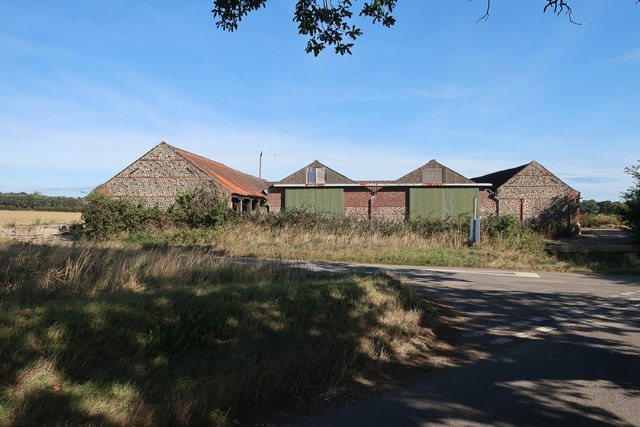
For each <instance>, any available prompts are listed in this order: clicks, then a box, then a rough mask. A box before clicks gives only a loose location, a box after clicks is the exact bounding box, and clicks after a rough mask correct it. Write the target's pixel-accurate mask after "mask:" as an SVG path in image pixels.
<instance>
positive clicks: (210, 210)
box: [82, 189, 232, 241]
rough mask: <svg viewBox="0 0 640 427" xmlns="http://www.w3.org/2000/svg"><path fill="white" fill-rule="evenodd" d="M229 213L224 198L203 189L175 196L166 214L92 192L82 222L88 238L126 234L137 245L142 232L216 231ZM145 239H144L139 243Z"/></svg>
mask: <svg viewBox="0 0 640 427" xmlns="http://www.w3.org/2000/svg"><path fill="white" fill-rule="evenodd" d="M231 212H232V211H231V210H230V209H229V207H228V205H227V201H226V198H224V197H223V196H221V195H219V194H217V193H215V192H211V191H209V190H206V189H199V190H195V191H189V192H185V193H181V194H179V195H178V198H177V199H176V202H175V203H174V204H173V205H171V206H170V207H169V209H168V210H167V211H165V210H162V209H160V208H158V207H149V206H146V205H144V204H142V203H138V204H135V203H134V202H133V201H132V200H131V199H128V198H124V197H121V198H111V197H108V196H105V195H104V194H101V193H98V192H96V191H93V192H92V193H91V194H89V195H88V196H87V198H86V202H85V205H84V207H83V210H82V219H83V221H84V223H85V230H86V232H87V234H88V235H90V236H92V237H96V238H100V239H102V238H106V237H109V236H112V235H115V234H119V233H124V232H128V233H130V237H129V240H130V241H139V240H140V239H141V238H142V237H141V236H143V235H145V233H144V231H145V230H147V229H149V228H151V227H155V228H164V227H166V226H168V225H173V226H178V227H184V226H188V227H190V228H212V227H217V226H218V225H219V224H220V223H222V222H223V221H224V220H226V219H227V218H228V217H229V216H230V214H231ZM148 239H149V237H148V236H146V237H145V238H143V239H142V240H145V241H146V240H148Z"/></svg>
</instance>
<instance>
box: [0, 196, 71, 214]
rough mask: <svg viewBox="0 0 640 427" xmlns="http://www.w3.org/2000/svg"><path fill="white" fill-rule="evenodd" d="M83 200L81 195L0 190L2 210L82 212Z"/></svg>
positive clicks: (0, 208) (0, 207) (0, 206)
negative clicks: (54, 194) (45, 194)
mask: <svg viewBox="0 0 640 427" xmlns="http://www.w3.org/2000/svg"><path fill="white" fill-rule="evenodd" d="M82 200H83V199H82V198H81V197H65V196H43V195H42V194H40V193H39V192H37V191H36V192H34V193H32V194H28V193H2V192H0V210H11V211H17V210H32V211H56V212H80V211H81V210H82Z"/></svg>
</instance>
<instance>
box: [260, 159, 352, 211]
mask: <svg viewBox="0 0 640 427" xmlns="http://www.w3.org/2000/svg"><path fill="white" fill-rule="evenodd" d="M357 187H361V185H360V184H358V183H357V182H356V181H353V180H351V179H349V178H347V177H346V176H344V175H342V174H341V173H338V172H336V171H335V170H333V169H331V168H329V167H327V166H325V165H324V164H322V163H320V162H319V161H318V160H314V161H313V162H311V163H310V164H308V165H307V166H305V167H303V168H302V169H300V170H298V171H296V172H294V173H292V174H291V175H289V176H287V177H286V178H284V179H282V180H280V181H278V182H276V183H273V184H272V185H271V187H269V190H268V194H267V198H268V201H269V210H270V212H280V211H281V210H285V209H292V208H311V209H313V210H314V211H316V212H323V213H330V214H335V215H343V213H344V210H345V205H344V193H345V189H348V188H357Z"/></svg>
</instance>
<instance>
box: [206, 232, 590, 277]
mask: <svg viewBox="0 0 640 427" xmlns="http://www.w3.org/2000/svg"><path fill="white" fill-rule="evenodd" d="M212 245H213V247H215V248H216V249H218V250H220V251H224V252H225V253H226V254H228V255H229V256H238V257H261V258H275V259H279V258H282V259H299V260H309V261H312V260H314V261H345V262H362V263H380V264H404V265H429V266H447V267H454V266H455V267H482V268H498V269H524V270H528V269H532V270H552V271H573V272H587V271H588V270H587V269H585V268H584V267H580V266H576V265H572V264H570V263H567V262H564V261H560V260H557V259H556V258H554V257H552V256H549V255H548V254H546V253H545V252H544V251H543V250H526V249H523V248H518V242H510V244H509V245H506V244H502V243H501V242H500V241H493V242H486V241H485V242H484V243H481V244H478V245H475V246H473V247H471V246H469V245H468V244H467V242H466V238H465V237H462V236H460V235H456V234H451V235H448V234H438V235H434V236H432V237H428V238H425V237H421V236H418V235H415V234H410V233H407V234H404V235H399V236H394V235H392V236H381V235H380V234H365V235H363V234H362V233H360V232H358V231H353V232H348V231H347V232H344V233H340V234H336V233H327V232H326V231H314V230H310V231H309V230H301V229H297V228H287V227H285V228H272V227H266V226H265V227H261V226H258V225H254V224H250V223H246V224H233V225H231V226H229V225H226V226H225V227H224V228H223V229H222V230H221V231H220V232H219V233H217V235H216V239H215V240H214V241H213V242H212Z"/></svg>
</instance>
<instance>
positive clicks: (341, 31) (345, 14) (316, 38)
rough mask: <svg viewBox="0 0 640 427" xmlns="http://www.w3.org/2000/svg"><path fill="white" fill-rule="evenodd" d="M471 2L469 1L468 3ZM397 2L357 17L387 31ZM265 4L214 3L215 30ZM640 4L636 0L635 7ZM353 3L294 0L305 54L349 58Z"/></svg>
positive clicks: (550, 7) (230, 27)
mask: <svg viewBox="0 0 640 427" xmlns="http://www.w3.org/2000/svg"><path fill="white" fill-rule="evenodd" d="M469 1H471V0H469ZM539 1H540V2H541V3H542V4H544V7H543V9H542V10H543V12H547V11H550V12H552V13H554V14H556V15H560V14H565V15H567V16H568V17H569V21H570V22H572V23H574V24H577V25H580V23H578V22H575V21H574V20H573V18H572V13H573V10H572V9H571V6H569V4H568V3H567V2H566V1H565V0H539ZM397 2H398V0H364V4H363V5H362V9H360V12H359V13H358V15H359V16H363V17H365V18H370V19H371V20H372V21H373V23H374V24H377V23H381V24H382V25H383V26H385V27H391V26H392V25H394V24H395V22H396V20H395V18H394V17H393V15H392V13H393V10H394V8H395V7H396V4H397ZM266 3H267V0H214V1H213V10H212V11H211V12H212V13H213V16H214V18H217V19H218V21H216V27H218V28H222V29H223V30H225V31H235V30H237V29H238V23H239V22H240V21H242V18H244V17H245V16H247V15H248V14H249V13H251V12H253V11H256V10H259V9H260V8H263V7H266ZM638 3H640V0H636V4H638ZM490 9H491V0H487V9H486V12H485V14H484V15H483V16H482V17H481V18H480V19H478V22H480V21H483V20H485V21H486V20H487V19H489V11H490ZM353 14H354V10H353V0H333V1H332V0H297V3H296V8H295V12H294V14H293V21H294V22H296V23H298V32H299V33H300V34H302V35H304V36H308V37H309V40H308V41H307V47H306V49H305V51H306V52H307V53H311V52H313V54H314V55H315V56H318V54H319V53H320V52H322V51H323V50H324V49H325V48H326V47H327V46H333V47H334V49H335V52H336V53H339V54H341V55H344V54H345V53H348V54H351V48H352V47H353V42H355V40H356V39H357V38H358V37H359V36H361V35H362V30H361V29H360V28H358V27H357V26H356V25H354V24H353V23H352V19H353Z"/></svg>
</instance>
